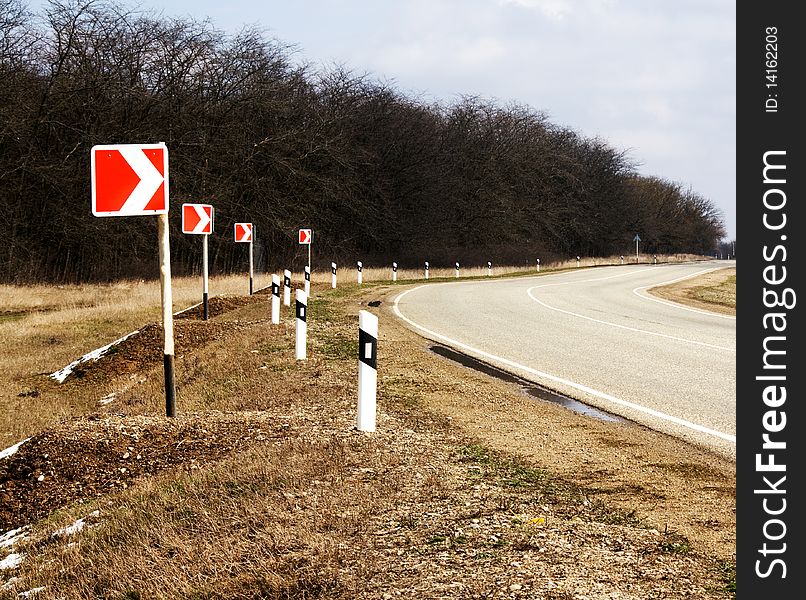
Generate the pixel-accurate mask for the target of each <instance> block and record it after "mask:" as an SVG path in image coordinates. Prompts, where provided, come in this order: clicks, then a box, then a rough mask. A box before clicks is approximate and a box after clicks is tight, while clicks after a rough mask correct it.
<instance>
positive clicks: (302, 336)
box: [295, 290, 308, 360]
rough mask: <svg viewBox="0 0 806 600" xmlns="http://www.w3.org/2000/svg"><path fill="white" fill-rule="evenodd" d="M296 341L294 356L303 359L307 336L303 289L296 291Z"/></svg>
mask: <svg viewBox="0 0 806 600" xmlns="http://www.w3.org/2000/svg"><path fill="white" fill-rule="evenodd" d="M296 303H297V306H296V315H297V343H296V347H295V356H296V359H297V360H305V359H306V358H307V356H306V345H307V337H308V294H307V293H306V292H305V290H297V291H296Z"/></svg>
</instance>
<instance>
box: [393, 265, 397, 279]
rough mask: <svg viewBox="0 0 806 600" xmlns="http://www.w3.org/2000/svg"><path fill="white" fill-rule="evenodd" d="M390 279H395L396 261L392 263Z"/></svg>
mask: <svg viewBox="0 0 806 600" xmlns="http://www.w3.org/2000/svg"><path fill="white" fill-rule="evenodd" d="M392 281H397V263H396V262H393V263H392Z"/></svg>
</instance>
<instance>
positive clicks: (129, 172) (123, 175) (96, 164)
mask: <svg viewBox="0 0 806 600" xmlns="http://www.w3.org/2000/svg"><path fill="white" fill-rule="evenodd" d="M90 163H91V164H90V169H91V184H92V214H93V215H95V216H96V217H131V216H139V215H160V214H167V213H168V148H167V147H166V146H165V145H164V144H116V145H101V146H93V147H92V150H91V152H90Z"/></svg>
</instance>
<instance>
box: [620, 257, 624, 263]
mask: <svg viewBox="0 0 806 600" xmlns="http://www.w3.org/2000/svg"><path fill="white" fill-rule="evenodd" d="M619 258H620V259H621V264H622V265H623V264H624V257H623V256H619Z"/></svg>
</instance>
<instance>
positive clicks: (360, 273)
mask: <svg viewBox="0 0 806 600" xmlns="http://www.w3.org/2000/svg"><path fill="white" fill-rule="evenodd" d="M357 264H358V285H361V284H362V283H363V282H364V273H363V272H364V263H362V262H361V261H360V260H359V261H358V263H357Z"/></svg>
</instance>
